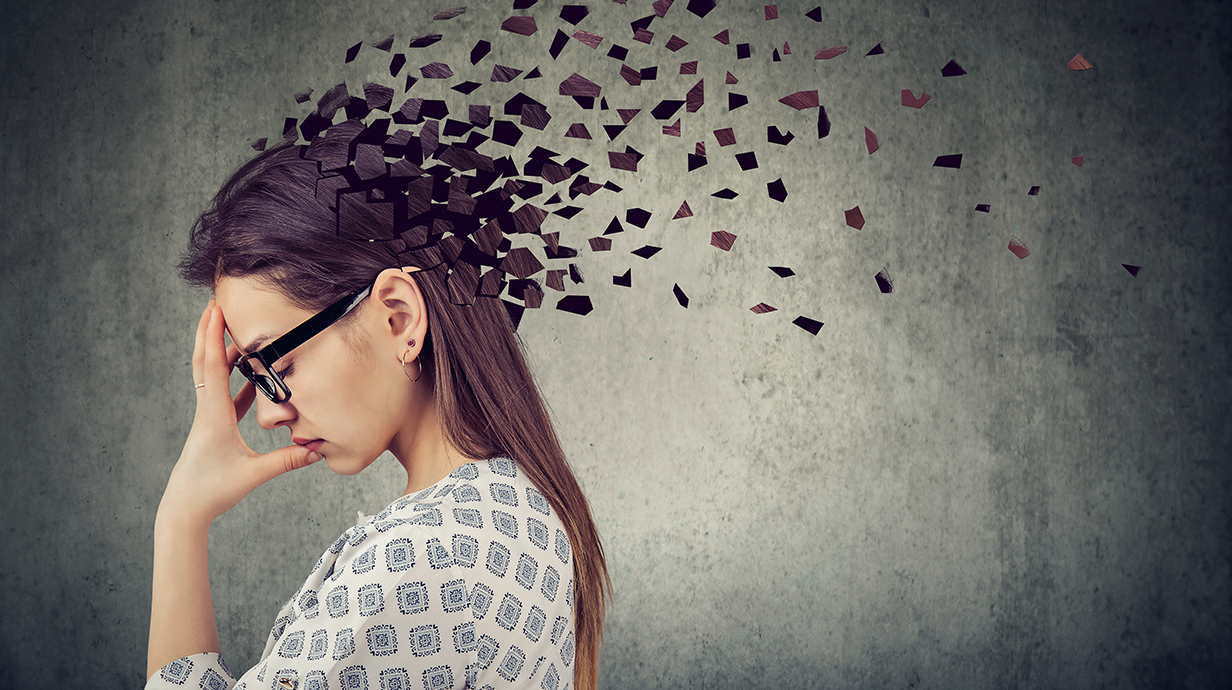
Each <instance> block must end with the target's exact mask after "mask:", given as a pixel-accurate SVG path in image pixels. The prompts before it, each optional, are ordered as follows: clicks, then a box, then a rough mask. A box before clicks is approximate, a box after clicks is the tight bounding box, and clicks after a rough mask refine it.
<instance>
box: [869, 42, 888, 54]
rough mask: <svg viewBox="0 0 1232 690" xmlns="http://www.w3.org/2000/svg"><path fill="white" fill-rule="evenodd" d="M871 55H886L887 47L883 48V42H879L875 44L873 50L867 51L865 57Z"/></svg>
mask: <svg viewBox="0 0 1232 690" xmlns="http://www.w3.org/2000/svg"><path fill="white" fill-rule="evenodd" d="M870 55H885V48H882V47H881V44H880V43H878V44H877V45H875V46H873V49H872V50H870V51H868V52H867V53H865V54H864V57H868V56H870Z"/></svg>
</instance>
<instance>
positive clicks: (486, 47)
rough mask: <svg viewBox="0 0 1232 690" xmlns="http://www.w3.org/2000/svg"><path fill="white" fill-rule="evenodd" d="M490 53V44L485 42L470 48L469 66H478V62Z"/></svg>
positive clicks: (482, 41) (481, 41)
mask: <svg viewBox="0 0 1232 690" xmlns="http://www.w3.org/2000/svg"><path fill="white" fill-rule="evenodd" d="M490 52H492V44H491V43H488V42H487V41H484V40H480V41H479V42H478V43H476V44H475V47H474V48H471V64H472V65H478V64H479V61H480V60H482V59H484V58H485V57H487V55H488V53H490Z"/></svg>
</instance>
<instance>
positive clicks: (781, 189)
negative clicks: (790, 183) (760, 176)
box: [766, 177, 787, 203]
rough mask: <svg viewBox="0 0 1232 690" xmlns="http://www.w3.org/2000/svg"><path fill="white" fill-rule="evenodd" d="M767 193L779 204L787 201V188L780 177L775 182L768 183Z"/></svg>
mask: <svg viewBox="0 0 1232 690" xmlns="http://www.w3.org/2000/svg"><path fill="white" fill-rule="evenodd" d="M766 193H768V194H769V195H770V198H771V199H774V200H775V201H777V202H779V203H782V202H784V201H787V187H786V186H784V185H783V178H781V177H780V178H779V179H777V180H775V181H774V182H768V183H766Z"/></svg>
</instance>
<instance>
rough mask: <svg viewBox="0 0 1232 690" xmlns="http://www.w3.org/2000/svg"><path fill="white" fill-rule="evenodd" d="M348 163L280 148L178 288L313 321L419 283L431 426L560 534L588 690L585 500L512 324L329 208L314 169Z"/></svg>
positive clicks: (358, 207)
mask: <svg viewBox="0 0 1232 690" xmlns="http://www.w3.org/2000/svg"><path fill="white" fill-rule="evenodd" d="M348 126H349V128H350V129H351V130H357V129H359V126H357V125H356V124H354V123H353V121H352V122H351V123H348V122H343V123H339V124H338V125H335V126H334V127H332V128H331V130H334V132H337V131H339V130H345V129H347V128H348ZM347 149H348V144H347V141H346V138H345V137H338V136H334V137H330V136H326V137H324V138H320V139H317V140H316V141H314V142H313V144H312V145H311V146H303V145H299V146H293V145H290V144H286V145H283V146H279V147H277V148H274V149H271V150H269V151H266V152H264V153H262V154H260V155H258V156H256V157H255V158H253V159H252V160H250V161H249V162H248V163H246V164H244V165H243V166H241V167H240V168H239V170H237V171H236V172H235V173H234V174H233V175H232V176H231V177H230V179H228V180H227V182H226V183H225V184H224V185H223V186H222V188H221V189H220V190H219V192H218V194H217V195H215V197H214V199H213V201H212V202H211V204H210V205H209V207H208V208H207V209H206V211H205V212H204V213H202V214H201V215H200V217H198V218H197V220H196V222H195V223H194V224H193V228H192V233H191V237H190V239H189V247H188V251H187V253H186V255H185V257H184V259H183V260H182V261H181V262H180V265H179V269H180V274H181V276H182V277H183V278H184V279H185V280H186V281H187V282H189V283H190V284H193V285H197V286H202V287H205V288H208V289H210V290H213V289H214V288H215V287H216V285H217V282H218V280H219V279H221V278H223V277H232V278H238V277H245V276H255V277H259V278H261V279H264V280H267V281H268V282H269V283H270V284H271V285H273V286H275V287H276V288H278V289H279V290H280V291H281V292H282V293H283V294H284V295H286V297H287V299H288V300H290V301H291V302H292V303H293V304H295V305H296V306H298V307H300V308H303V309H306V310H312V311H316V310H320V309H323V308H324V307H325V306H327V305H329V304H330V303H332V302H333V301H335V300H337V299H338V298H340V297H341V296H343V295H345V294H347V293H349V292H351V291H353V290H356V289H358V288H361V287H363V286H365V285H367V284H370V283H371V282H372V280H373V279H374V278H375V277H376V275H377V274H378V273H380V272H381V271H382V270H384V269H386V268H390V267H395V266H407V265H410V266H416V267H418V268H421V269H424V270H421V271H417V272H414V273H412V274H411V275H412V276H413V278H414V279H415V280H416V281H417V283H418V284H419V287H420V290H421V291H422V292H423V296H424V301H425V303H426V305H427V309H428V318H429V331H428V337H427V339H426V342H425V343H424V346H423V352H422V354H421V356H422V357H423V358H424V361H425V362H427V361H430V362H431V363H432V367H431V368H430V369H429V372H430V374H431V377H430V379H431V381H432V385H433V398H434V400H435V405H436V411H437V414H438V417H439V418H440V419H441V420H442V424H443V426H444V428H445V432H446V434H447V437H448V439H449V441H450V442H451V443H452V444H453V445H454V446H455V447H456V448H457V449H458V450H459V451H461V452H462V453H463V454H464V455H466V456H468V457H472V458H488V457H495V456H500V455H503V456H507V457H510V458H512V459H514V461H515V462H516V463H517V464H518V466H519V467H521V468H522V470H523V471H524V472H526V474H527V476H528V477H529V478H530V479H531V481H532V482H534V484H535V486H536V487H537V488H538V489H539V490H540V491H541V492H542V493H543V495H544V496H546V497H547V499H548V501H549V502H550V503H551V505H552V507H553V508H554V509H555V510H556V512H557V514H558V515H559V516H560V518H561V521H562V522H563V523H564V527H565V531H566V532H567V533H568V536H569V542H570V544H571V546H572V550H573V559H574V560H573V580H574V599H575V600H574V614H575V616H576V628H575V634H576V638H577V657H576V661H575V666H574V685H575V687H577V688H578V689H579V690H591V689H593V688H594V687H595V686H596V683H597V677H598V670H599V668H598V660H599V648H600V646H601V644H602V639H603V615H604V609H605V604H606V599H607V596H608V593H609V592H610V590H611V580H610V578H609V577H608V574H607V566H606V564H605V562H604V557H603V546H602V545H601V544H600V541H599V534H598V532H597V531H596V530H595V526H594V521H593V520H592V519H591V515H590V508H589V506H588V504H587V502H586V497H585V496H584V495H583V493H582V489H581V487H580V486H579V485H578V482H577V479H576V478H575V477H574V475H573V472H572V470H571V469H570V468H569V464H568V462H567V460H566V459H565V454H564V451H563V450H561V447H560V441H559V440H558V438H557V436H556V432H555V430H554V429H553V427H552V421H551V419H550V417H549V416H548V412H547V410H546V408H545V406H544V404H543V400H542V397H541V396H540V393H539V390H538V388H537V387H536V385H535V382H534V379H533V378H532V376H531V373H530V370H529V369H528V368H527V366H526V362H525V360H524V358H523V356H522V351H521V340H520V338H519V337H518V336H517V333H516V332H515V331H514V327H513V323H512V321H511V319H510V315H509V313H508V312H507V310H506V307H505V306H504V305H503V304H502V302H501V300H500V299H498V298H495V297H490V296H488V297H475V298H473V299H471V300H469V301H470V303H469V304H466V303H463V304H456V303H455V301H460V302H467V301H468V300H466V299H458V295H457V292H456V290H455V293H454V294H453V295H452V296H451V291H450V289H449V288H450V284H449V282H450V277H449V275H448V274H449V273H450V271H449V267H448V264H447V263H445V262H443V260H442V255H441V252H440V251H439V250H437V249H434V248H428V249H426V250H424V249H423V248H422V247H421V248H420V249H421V250H420V251H410V250H412V249H415V248H413V247H410V246H409V245H408V244H407V243H406V242H403V241H402V240H401V239H399V238H398V236H397V235H393V236H392V237H391V227H392V214H391V211H390V208H389V207H390V205H389V204H376V203H362V202H350V201H348V200H346V199H341V200H340V197H339V196H337V195H336V194H335V191H336V188H337V186H336V185H335V186H333V187H331V186H330V185H329V184H328V180H329V179H331V178H329V177H328V176H326V175H323V174H322V173H321V172H320V170H321V168H322V167H323V166H322V165H321V164H320V161H321V160H323V159H331V158H332V159H333V160H341V161H343V162H345V161H346V160H347V159H348V157H349V156H348V150H347ZM323 189H325V190H326V191H325V192H322V190H323Z"/></svg>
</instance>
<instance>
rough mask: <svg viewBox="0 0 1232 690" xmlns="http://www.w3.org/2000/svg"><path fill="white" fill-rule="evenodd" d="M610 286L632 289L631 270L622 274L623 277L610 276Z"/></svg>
mask: <svg viewBox="0 0 1232 690" xmlns="http://www.w3.org/2000/svg"><path fill="white" fill-rule="evenodd" d="M612 285H619V286H621V287H633V269H631V268H630V269H629V270H627V271H625V272H624V275H619V276H612Z"/></svg>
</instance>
